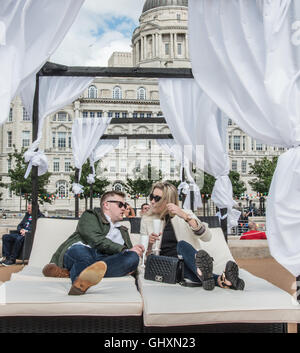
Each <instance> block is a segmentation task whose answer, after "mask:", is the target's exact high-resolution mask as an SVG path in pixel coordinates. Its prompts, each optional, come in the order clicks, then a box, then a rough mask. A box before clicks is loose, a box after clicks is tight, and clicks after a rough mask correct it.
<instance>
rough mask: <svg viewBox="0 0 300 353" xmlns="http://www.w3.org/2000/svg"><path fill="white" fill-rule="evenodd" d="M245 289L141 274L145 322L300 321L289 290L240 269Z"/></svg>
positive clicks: (140, 285) (151, 323)
mask: <svg viewBox="0 0 300 353" xmlns="http://www.w3.org/2000/svg"><path fill="white" fill-rule="evenodd" d="M240 276H241V278H243V279H244V280H245V283H246V287H245V290H244V291H235V290H231V289H222V288H219V287H215V289H214V290H212V291H206V290H204V289H203V288H202V287H194V288H189V287H182V286H180V285H179V284H176V285H170V284H160V283H156V282H153V281H147V280H145V279H144V278H143V273H140V274H139V279H138V282H139V288H140V291H141V294H142V297H143V301H144V325H145V326H162V327H166V326H186V325H200V324H213V323H226V322H253V323H258V322H299V321H300V310H299V309H300V306H299V304H298V303H297V302H296V301H295V300H294V299H293V298H292V296H291V295H289V294H288V293H287V292H285V291H283V290H281V289H279V288H278V287H275V286H274V285H272V284H270V283H269V282H267V281H265V280H263V279H261V278H258V277H255V276H253V275H252V274H250V273H249V272H247V271H245V270H241V271H240Z"/></svg>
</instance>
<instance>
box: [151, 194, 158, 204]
mask: <svg viewBox="0 0 300 353" xmlns="http://www.w3.org/2000/svg"><path fill="white" fill-rule="evenodd" d="M149 198H150V201H152V200H154V201H155V202H159V201H160V200H161V196H158V195H155V196H154V195H153V194H150V196H149Z"/></svg>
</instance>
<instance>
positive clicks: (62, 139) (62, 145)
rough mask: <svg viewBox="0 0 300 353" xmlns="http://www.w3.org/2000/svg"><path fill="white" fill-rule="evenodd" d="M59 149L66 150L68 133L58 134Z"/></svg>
mask: <svg viewBox="0 0 300 353" xmlns="http://www.w3.org/2000/svg"><path fill="white" fill-rule="evenodd" d="M57 142H58V148H66V133H65V132H59V133H58V139H57Z"/></svg>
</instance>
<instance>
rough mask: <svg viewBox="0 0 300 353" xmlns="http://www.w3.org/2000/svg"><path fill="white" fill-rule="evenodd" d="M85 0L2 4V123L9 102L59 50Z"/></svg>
mask: <svg viewBox="0 0 300 353" xmlns="http://www.w3.org/2000/svg"><path fill="white" fill-rule="evenodd" d="M83 2H84V0H64V1H61V0H51V1H49V0H38V1H33V0H18V1H16V0H5V1H1V6H0V27H1V33H0V36H1V37H2V39H1V40H0V63H1V65H0V111H1V115H0V125H1V124H3V123H4V122H5V121H6V120H7V118H8V115H9V108H10V102H11V100H12V99H13V98H14V97H15V95H16V94H18V92H19V91H20V90H22V89H23V88H24V87H25V86H26V85H27V84H28V79H30V78H31V77H32V76H35V74H36V72H37V71H38V70H39V69H40V68H41V67H42V66H43V65H44V63H45V62H46V61H47V60H48V58H49V57H50V55H51V54H52V53H53V52H54V51H55V50H56V48H57V47H58V45H59V44H60V43H61V41H62V40H63V38H64V37H65V35H66V33H67V31H68V29H69V28H70V26H71V25H72V23H73V21H74V20H75V17H76V15H77V14H78V11H79V10H80V8H81V6H82V4H83Z"/></svg>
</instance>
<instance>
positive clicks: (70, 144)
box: [68, 135, 72, 148]
mask: <svg viewBox="0 0 300 353" xmlns="http://www.w3.org/2000/svg"><path fill="white" fill-rule="evenodd" d="M68 140H69V141H68V142H69V148H72V136H71V135H69V137H68Z"/></svg>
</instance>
